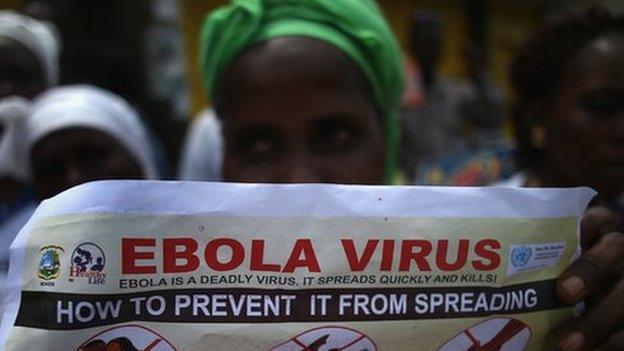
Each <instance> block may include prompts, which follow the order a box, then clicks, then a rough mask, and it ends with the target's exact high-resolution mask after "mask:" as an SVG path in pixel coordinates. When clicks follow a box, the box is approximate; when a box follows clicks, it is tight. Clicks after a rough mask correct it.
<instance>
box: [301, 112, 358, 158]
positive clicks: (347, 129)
mask: <svg viewBox="0 0 624 351" xmlns="http://www.w3.org/2000/svg"><path fill="white" fill-rule="evenodd" d="M360 139H361V137H360V132H359V129H358V128H357V127H355V126H353V125H351V124H350V123H349V122H347V121H340V120H328V121H324V122H323V123H321V124H320V125H319V128H318V129H317V132H316V133H315V135H314V139H313V142H312V144H313V145H312V146H313V149H315V150H316V151H317V152H320V153H329V152H344V151H349V150H351V149H353V148H354V147H356V146H357V145H358V143H359V141H360Z"/></svg>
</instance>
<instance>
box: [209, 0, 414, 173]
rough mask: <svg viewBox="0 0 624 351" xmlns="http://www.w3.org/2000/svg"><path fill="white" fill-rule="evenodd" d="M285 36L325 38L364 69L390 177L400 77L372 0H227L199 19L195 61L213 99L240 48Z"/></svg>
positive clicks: (395, 50) (393, 45) (390, 39)
mask: <svg viewBox="0 0 624 351" xmlns="http://www.w3.org/2000/svg"><path fill="white" fill-rule="evenodd" d="M285 36H305V37H310V38H314V39H318V40H322V41H324V42H327V43H330V44H332V45H334V46H336V47H337V48H339V49H340V50H342V51H343V52H345V53H346V54H347V55H348V56H349V57H350V58H351V59H352V60H353V61H354V62H355V63H356V64H357V65H358V66H359V67H360V69H361V70H362V71H363V72H364V74H365V75H366V77H367V78H368V80H369V81H370V83H371V86H372V88H373V93H374V96H375V101H376V103H377V105H378V106H379V107H380V108H381V109H382V111H383V114H384V116H383V117H384V133H385V153H386V157H385V169H384V176H385V180H386V182H388V183H389V182H391V181H392V180H393V179H394V176H395V169H396V163H397V153H398V143H399V137H400V135H399V134H400V133H399V118H398V114H399V108H400V102H401V94H402V91H403V79H404V76H403V66H402V59H401V53H400V50H399V46H398V44H397V42H396V39H395V37H394V35H393V34H392V31H391V30H390V28H389V26H388V24H387V23H386V21H385V19H384V18H383V15H382V14H381V11H380V9H379V7H378V6H377V4H376V3H375V1H374V0H232V1H231V4H230V5H227V6H224V7H222V8H220V9H218V10H216V11H214V12H213V13H211V14H210V15H209V16H208V17H207V18H206V20H205V21H204V24H203V27H202V32H201V43H200V45H201V47H200V50H201V51H200V66H201V68H202V71H203V78H204V84H205V86H206V88H207V90H208V92H209V95H210V98H211V99H212V101H215V98H216V97H215V90H216V89H215V86H216V84H217V82H218V80H219V79H220V75H221V74H222V73H223V72H225V70H226V69H227V68H228V67H229V65H230V64H231V63H232V62H233V61H234V60H235V59H236V57H237V56H238V55H239V54H240V53H241V52H242V51H243V50H244V49H246V48H248V47H250V46H252V45H254V44H256V43H259V42H262V41H266V40H269V39H272V38H277V37H285Z"/></svg>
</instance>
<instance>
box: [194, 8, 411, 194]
mask: <svg viewBox="0 0 624 351" xmlns="http://www.w3.org/2000/svg"><path fill="white" fill-rule="evenodd" d="M234 3H235V5H232V6H230V7H225V8H222V9H220V10H218V11H216V12H215V13H213V14H212V15H211V16H210V18H209V19H208V20H207V21H206V22H205V24H204V28H203V32H202V49H201V55H202V57H201V65H202V68H203V72H204V81H205V84H206V86H207V87H208V91H209V92H210V96H211V98H212V101H213V102H214V105H215V108H216V111H217V114H218V115H219V116H220V117H221V119H222V121H223V131H224V138H225V144H224V148H225V158H224V169H223V172H224V174H223V176H224V179H226V180H231V181H273V182H275V181H279V182H334V183H373V184H378V183H382V182H383V181H384V179H385V180H386V181H389V180H390V179H391V178H392V177H393V176H394V169H395V159H396V157H395V154H396V148H397V136H398V126H397V123H398V119H397V112H398V109H399V105H400V101H401V92H402V86H403V81H402V80H403V71H402V62H401V56H400V52H399V49H398V45H397V43H396V40H395V39H394V37H393V36H392V33H391V31H390V28H389V27H388V25H387V24H386V22H385V21H384V19H383V17H382V16H381V14H380V12H379V9H378V8H377V6H376V5H375V3H374V2H372V1H338V2H326V1H238V2H234Z"/></svg>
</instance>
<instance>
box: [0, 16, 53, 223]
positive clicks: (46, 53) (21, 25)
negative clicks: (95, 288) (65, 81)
mask: <svg viewBox="0 0 624 351" xmlns="http://www.w3.org/2000/svg"><path fill="white" fill-rule="evenodd" d="M59 47H60V43H59V40H58V36H57V35H56V32H55V29H54V27H52V26H51V25H50V24H45V23H43V22H40V21H37V20H35V19H33V18H31V17H28V16H25V15H22V14H19V13H17V12H13V11H0V232H3V230H2V229H1V228H2V227H3V223H4V222H5V221H6V220H8V219H9V218H11V217H12V216H19V212H20V210H21V209H22V208H23V207H24V206H26V205H27V204H28V203H29V202H30V200H31V199H32V195H31V192H29V191H28V190H27V187H26V184H25V183H26V182H27V180H26V170H25V165H24V163H23V162H22V159H21V158H20V157H19V153H20V147H21V142H22V140H23V134H22V132H23V120H24V117H25V114H26V113H27V110H28V100H30V99H32V98H33V97H34V96H35V95H37V94H39V93H41V92H42V91H44V90H45V89H47V88H50V87H52V86H54V85H56V84H58V80H59Z"/></svg>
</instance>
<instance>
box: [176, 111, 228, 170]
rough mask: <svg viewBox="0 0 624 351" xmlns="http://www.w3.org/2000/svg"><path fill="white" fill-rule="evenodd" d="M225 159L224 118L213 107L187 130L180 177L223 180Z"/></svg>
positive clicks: (202, 112) (181, 155)
mask: <svg viewBox="0 0 624 351" xmlns="http://www.w3.org/2000/svg"><path fill="white" fill-rule="evenodd" d="M222 162H223V136H222V134H221V122H220V121H219V119H218V118H217V116H216V115H215V112H214V110H213V109H204V110H202V111H201V112H200V113H199V115H198V116H197V117H196V118H195V121H194V122H193V124H192V125H191V127H190V128H189V130H188V131H187V133H186V138H185V141H184V147H183V148H182V153H181V154H180V167H179V168H178V179H180V180H203V181H220V180H221V164H222Z"/></svg>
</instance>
